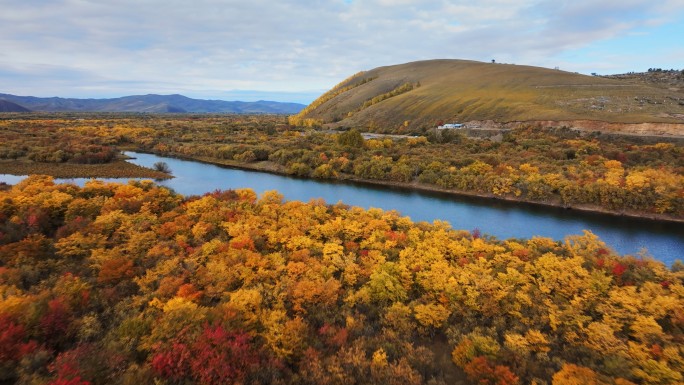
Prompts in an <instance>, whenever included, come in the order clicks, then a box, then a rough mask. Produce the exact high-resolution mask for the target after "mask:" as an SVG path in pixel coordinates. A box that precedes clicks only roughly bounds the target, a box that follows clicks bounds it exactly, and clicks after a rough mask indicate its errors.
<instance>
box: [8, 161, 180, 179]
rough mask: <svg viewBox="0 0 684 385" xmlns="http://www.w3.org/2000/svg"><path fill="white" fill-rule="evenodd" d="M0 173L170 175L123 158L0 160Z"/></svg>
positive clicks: (155, 177)
mask: <svg viewBox="0 0 684 385" xmlns="http://www.w3.org/2000/svg"><path fill="white" fill-rule="evenodd" d="M0 174H9V175H20V176H21V175H32V174H41V175H50V176H52V177H54V178H149V179H157V180H159V179H169V178H173V176H172V175H169V174H166V173H163V172H160V171H156V170H152V169H149V168H146V167H142V166H138V165H135V164H132V163H130V162H126V161H125V160H124V159H119V160H116V161H114V162H110V163H102V164H76V163H40V162H31V161H23V160H2V161H0Z"/></svg>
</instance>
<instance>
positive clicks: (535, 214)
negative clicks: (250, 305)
mask: <svg viewBox="0 0 684 385" xmlns="http://www.w3.org/2000/svg"><path fill="white" fill-rule="evenodd" d="M126 154H127V155H128V156H131V157H134V158H135V159H132V160H130V161H131V162H132V163H135V164H138V165H141V166H146V167H151V166H152V165H153V164H154V163H155V162H159V161H163V162H166V163H167V164H168V165H169V167H170V169H171V171H172V174H173V175H174V177H175V178H173V179H169V180H165V181H160V182H158V183H159V184H161V185H164V186H167V187H169V188H172V189H173V190H174V191H176V192H178V193H181V194H184V195H201V194H204V193H206V192H211V191H214V190H217V189H221V190H225V189H237V188H251V189H253V190H255V191H256V192H257V193H262V192H264V191H268V190H278V191H279V192H280V193H281V194H283V196H284V198H285V199H286V200H301V201H308V200H311V199H316V198H322V199H324V200H325V201H326V202H328V203H337V202H340V201H341V202H343V203H345V204H348V205H352V206H361V207H364V208H369V207H378V208H381V209H384V210H397V211H399V212H400V213H401V214H402V215H406V216H409V217H410V218H411V219H412V220H413V221H428V222H432V221H434V220H443V221H447V222H449V223H450V224H451V226H452V227H453V228H455V229H464V230H474V229H478V230H480V231H481V232H482V233H483V234H489V235H493V236H495V237H497V238H499V239H506V238H530V237H533V236H543V237H549V238H553V239H556V240H562V239H564V238H565V237H566V236H568V235H572V234H582V231H583V230H584V229H586V230H590V231H591V232H593V233H594V234H596V235H598V236H599V237H600V238H601V240H603V241H604V242H605V243H606V244H607V245H608V246H609V247H610V248H612V249H613V250H615V251H617V252H618V253H620V254H632V255H638V254H639V253H640V252H645V253H646V254H647V255H651V256H653V257H654V258H656V259H658V260H661V261H663V262H664V263H666V264H667V265H671V264H672V263H673V262H674V261H675V260H676V259H684V224H677V223H664V222H654V221H649V220H642V219H633V218H626V217H616V216H609V215H603V214H594V213H586V212H580V211H576V210H565V209H562V208H554V207H542V206H535V205H529V204H524V203H522V204H521V203H513V202H504V201H497V200H491V199H484V198H471V197H460V196H454V195H450V194H444V193H433V192H423V191H411V190H402V189H397V188H391V187H383V186H376V185H368V184H360V183H349V182H335V181H321V180H311V179H300V178H292V177H287V176H282V175H275V174H269V173H264V172H257V171H246V170H238V169H231V168H223V167H219V166H215V165H211V164H205V163H200V162H195V161H187V160H180V159H174V158H165V157H159V156H155V155H150V154H141V153H135V152H127V153H126ZM19 180H21V177H13V176H8V175H0V181H5V182H7V183H16V182H17V181H19ZM70 181H73V182H75V183H78V184H83V183H84V181H85V179H72V180H70Z"/></svg>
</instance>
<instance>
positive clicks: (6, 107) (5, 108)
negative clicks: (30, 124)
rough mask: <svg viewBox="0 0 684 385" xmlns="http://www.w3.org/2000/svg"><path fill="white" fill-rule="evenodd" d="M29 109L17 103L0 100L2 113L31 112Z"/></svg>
mask: <svg viewBox="0 0 684 385" xmlns="http://www.w3.org/2000/svg"><path fill="white" fill-rule="evenodd" d="M30 111H31V110H29V109H28V108H25V107H22V106H20V105H18V104H17V103H12V102H10V101H7V100H3V99H0V112H30Z"/></svg>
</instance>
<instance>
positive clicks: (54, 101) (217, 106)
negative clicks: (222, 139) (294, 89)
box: [0, 94, 304, 114]
mask: <svg viewBox="0 0 684 385" xmlns="http://www.w3.org/2000/svg"><path fill="white" fill-rule="evenodd" d="M0 98H1V99H5V100H8V101H11V102H14V103H17V104H21V105H23V106H26V107H28V108H30V109H32V110H34V111H78V112H150V113H163V112H209V113H275V114H296V113H298V112H299V111H300V110H301V109H302V108H303V107H304V105H302V104H298V103H281V102H271V101H263V100H260V101H257V102H239V101H231V102H229V101H224V100H203V99H192V98H188V97H186V96H183V95H153V94H151V95H133V96H124V97H121V98H112V99H71V98H59V97H53V98H37V97H33V96H16V95H9V94H0Z"/></svg>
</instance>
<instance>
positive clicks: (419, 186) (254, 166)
mask: <svg viewBox="0 0 684 385" xmlns="http://www.w3.org/2000/svg"><path fill="white" fill-rule="evenodd" d="M128 150H130V151H138V152H144V151H140V150H138V149H135V148H129V149H128ZM148 153H149V152H148ZM161 156H166V157H171V158H176V159H182V160H191V161H197V162H202V163H206V164H213V165H216V166H221V167H229V168H234V169H239V170H251V171H259V172H267V173H271V174H276V175H284V176H289V177H296V176H294V175H292V174H289V173H288V172H287V171H286V170H285V169H284V167H282V166H280V165H278V164H276V163H273V162H270V161H261V162H254V163H241V162H237V161H233V160H226V159H215V158H211V157H202V156H187V155H179V154H164V155H161ZM304 179H315V178H304ZM321 180H328V181H340V182H353V183H360V184H367V185H374V186H381V187H391V188H399V189H402V190H406V191H425V192H432V193H439V194H446V195H453V196H463V197H472V198H478V199H490V200H496V201H505V202H511V203H516V204H524V205H531V206H538V207H553V208H561V209H566V210H576V211H581V212H586V213H594V214H600V215H610V216H614V217H628V218H637V219H645V220H650V221H657V222H668V223H679V224H684V218H679V217H675V216H672V215H667V214H658V213H643V212H638V211H630V210H621V211H617V210H609V209H606V208H603V207H599V206H596V205H587V204H584V205H567V204H563V203H562V202H560V201H557V202H550V201H547V202H539V201H530V200H525V199H520V198H518V197H512V196H499V195H494V194H485V193H478V192H472V191H461V190H451V189H445V188H441V187H438V186H434V185H427V184H423V183H417V182H410V183H406V182H395V181H385V180H375V179H365V178H358V177H355V176H353V175H348V174H344V175H342V176H340V177H338V178H332V179H321Z"/></svg>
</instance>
